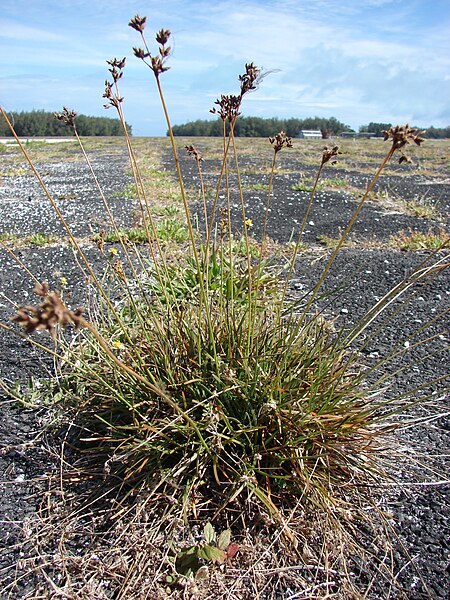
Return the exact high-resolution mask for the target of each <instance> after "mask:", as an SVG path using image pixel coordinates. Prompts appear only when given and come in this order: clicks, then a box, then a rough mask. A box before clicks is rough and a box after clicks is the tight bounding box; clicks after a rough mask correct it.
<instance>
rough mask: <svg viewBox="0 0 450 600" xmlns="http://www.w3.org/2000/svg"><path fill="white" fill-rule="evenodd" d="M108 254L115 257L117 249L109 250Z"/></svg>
mask: <svg viewBox="0 0 450 600" xmlns="http://www.w3.org/2000/svg"><path fill="white" fill-rule="evenodd" d="M109 253H110V254H111V256H117V254H118V252H117V248H110V249H109Z"/></svg>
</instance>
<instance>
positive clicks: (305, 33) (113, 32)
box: [0, 0, 450, 135]
mask: <svg viewBox="0 0 450 600" xmlns="http://www.w3.org/2000/svg"><path fill="white" fill-rule="evenodd" d="M135 14H140V15H146V16H147V18H148V21H147V28H146V30H145V32H146V35H147V38H148V42H149V44H152V45H153V34H154V32H155V31H157V30H158V29H160V28H162V27H164V28H168V29H170V30H171V31H172V33H173V37H172V46H173V55H172V58H171V60H170V66H171V69H170V71H168V72H167V73H165V74H164V75H163V77H162V84H163V86H164V89H165V93H166V99H167V103H168V106H169V110H170V113H171V116H172V121H173V123H184V122H186V121H189V120H193V119H204V118H209V116H210V115H209V109H210V108H211V107H212V106H213V104H214V100H215V99H216V98H217V97H218V96H220V94H222V93H225V94H230V93H235V92H236V91H237V89H238V81H237V78H238V75H239V74H240V73H242V72H243V70H244V65H245V63H246V62H254V63H255V64H256V65H258V66H260V67H262V68H264V69H265V70H266V71H268V72H269V74H268V76H267V77H266V78H265V79H264V80H263V82H262V83H261V86H260V89H259V90H258V91H256V92H255V93H253V94H250V95H248V96H247V97H246V100H245V102H244V105H243V114H244V115H248V116H250V115H251V116H262V117H275V116H276V117H299V118H303V117H308V116H315V115H317V116H325V117H330V116H335V117H336V118H337V119H339V120H341V121H343V122H345V123H347V124H349V125H350V126H352V127H353V128H355V129H356V128H358V127H359V126H360V125H362V124H367V123H368V122H370V121H377V122H378V121H381V122H392V123H394V124H397V123H404V122H409V123H410V124H414V125H419V126H422V127H427V126H429V125H435V126H438V127H439V126H447V125H449V124H450V102H449V99H450V42H449V40H450V35H449V32H450V3H449V0H433V1H431V0H404V1H400V0H159V1H154V0H146V1H145V2H141V1H134V0H2V1H1V13H0V103H1V104H2V106H3V107H4V108H5V109H6V110H18V111H20V110H31V109H33V108H36V109H45V110H50V111H55V110H60V109H61V108H62V106H63V105H67V106H69V107H70V108H74V109H75V110H76V111H77V112H79V113H83V114H87V115H111V116H112V113H111V111H109V112H107V111H105V109H104V108H103V99H102V93H103V89H104V80H105V77H106V76H107V70H106V69H107V67H106V63H105V61H106V60H107V59H111V58H114V57H117V58H120V59H121V58H123V57H124V56H126V57H127V65H126V68H125V73H124V78H123V80H122V82H121V92H122V95H123V96H125V103H124V112H125V115H126V120H127V121H128V122H129V123H130V124H131V125H132V126H133V133H134V134H135V135H164V134H165V131H166V126H165V124H164V121H163V115H162V110H161V108H160V105H159V103H158V99H157V96H156V90H155V85H154V79H153V74H152V73H151V72H150V71H149V69H148V68H146V67H145V65H144V64H143V63H142V62H141V61H139V60H138V59H136V58H135V57H134V56H133V53H132V47H133V46H139V45H141V41H140V37H139V34H138V33H137V32H136V31H134V30H133V29H131V28H130V27H128V25H127V24H128V22H129V20H130V18H132V17H133V16H134V15H135ZM153 47H154V46H153Z"/></svg>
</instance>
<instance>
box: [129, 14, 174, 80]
mask: <svg viewBox="0 0 450 600" xmlns="http://www.w3.org/2000/svg"><path fill="white" fill-rule="evenodd" d="M146 21H147V17H140V16H139V15H136V16H135V17H134V18H133V19H131V21H130V22H129V23H128V25H129V26H130V27H132V28H133V29H135V30H136V31H138V32H139V33H140V34H141V37H142V40H143V42H144V46H145V50H144V48H140V47H135V48H133V52H134V55H135V56H136V57H137V58H140V59H141V60H142V61H144V62H145V64H146V65H148V66H149V67H150V69H151V70H152V71H153V73H154V74H155V77H156V78H158V77H159V76H160V75H161V73H164V72H165V71H168V70H169V69H170V67H168V66H166V61H167V59H168V58H169V56H170V51H171V48H170V46H167V42H168V41H169V38H170V35H171V34H170V31H169V29H160V30H159V31H158V32H157V34H156V41H157V42H158V44H159V49H158V54H157V55H156V56H152V55H151V54H150V52H149V51H148V48H147V44H146V42H145V38H144V29H145V25H146Z"/></svg>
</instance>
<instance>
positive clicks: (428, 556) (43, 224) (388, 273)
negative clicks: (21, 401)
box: [0, 152, 450, 599]
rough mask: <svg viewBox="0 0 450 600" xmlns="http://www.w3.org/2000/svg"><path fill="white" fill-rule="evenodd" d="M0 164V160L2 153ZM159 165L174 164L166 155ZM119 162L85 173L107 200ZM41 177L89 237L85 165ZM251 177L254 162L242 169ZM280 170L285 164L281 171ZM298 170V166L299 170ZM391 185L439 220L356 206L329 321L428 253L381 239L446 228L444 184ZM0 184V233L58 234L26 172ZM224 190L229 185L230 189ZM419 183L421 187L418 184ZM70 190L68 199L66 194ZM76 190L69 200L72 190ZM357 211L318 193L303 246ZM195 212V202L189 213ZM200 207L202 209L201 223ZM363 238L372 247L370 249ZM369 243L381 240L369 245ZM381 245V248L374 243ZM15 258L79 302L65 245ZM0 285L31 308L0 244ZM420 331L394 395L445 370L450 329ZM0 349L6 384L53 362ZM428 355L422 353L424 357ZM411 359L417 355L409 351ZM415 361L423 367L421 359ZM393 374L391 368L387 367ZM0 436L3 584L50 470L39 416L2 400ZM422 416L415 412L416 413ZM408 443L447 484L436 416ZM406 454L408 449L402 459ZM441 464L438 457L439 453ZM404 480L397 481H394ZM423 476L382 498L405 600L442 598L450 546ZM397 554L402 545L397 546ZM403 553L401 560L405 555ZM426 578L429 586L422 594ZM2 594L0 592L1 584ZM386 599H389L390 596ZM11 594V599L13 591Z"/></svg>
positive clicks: (125, 212) (257, 217)
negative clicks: (432, 205)
mask: <svg viewBox="0 0 450 600" xmlns="http://www.w3.org/2000/svg"><path fill="white" fill-rule="evenodd" d="M0 160H1V158H0ZM165 160H166V165H167V168H170V167H171V161H170V159H169V158H168V157H166V159H165ZM125 164H126V162H125V157H124V155H123V154H121V153H118V152H114V153H103V154H102V153H98V155H97V156H96V158H95V161H94V167H95V168H96V170H97V173H98V174H99V177H100V179H101V184H102V186H103V187H104V189H106V191H107V192H108V194H109V195H111V194H113V193H114V192H115V191H120V190H121V189H123V187H124V185H126V184H127V183H128V180H127V178H126V177H125V175H124V167H125ZM40 166H41V168H42V170H43V171H44V172H46V173H47V175H46V176H45V177H46V180H47V182H48V185H49V188H50V190H51V192H52V193H53V194H55V196H56V197H58V198H59V200H58V202H59V203H60V206H61V209H62V210H63V211H64V214H65V215H67V220H68V222H69V223H70V225H71V226H72V227H73V231H74V233H75V234H76V235H77V236H80V237H86V236H89V235H90V234H91V232H92V230H98V228H100V227H101V226H104V224H105V218H104V209H103V204H102V201H101V199H100V198H99V197H98V193H97V192H96V190H95V188H94V187H93V186H92V185H91V184H90V183H89V182H88V176H87V173H86V167H85V166H84V164H83V163H77V162H64V163H62V162H61V163H52V164H43V165H40ZM241 166H242V167H243V168H244V169H245V168H246V167H248V169H249V170H250V167H251V163H250V161H249V163H248V165H247V164H246V163H245V161H244V163H243V164H241ZM283 167H284V168H285V169H286V171H289V172H288V173H286V174H283V175H280V176H277V178H276V180H275V184H274V197H273V200H272V205H271V214H270V225H269V228H268V233H269V235H270V236H271V237H272V238H273V239H274V240H276V241H278V242H281V243H282V242H286V241H288V240H289V239H291V236H292V231H293V228H295V226H296V225H297V224H298V223H299V222H301V219H302V209H304V206H305V203H306V202H307V200H308V195H307V194H305V193H302V192H293V190H292V189H291V188H292V183H293V182H295V181H298V173H297V172H295V169H297V171H299V166H298V165H294V164H293V163H292V164H291V163H290V162H289V159H286V160H284V162H283ZM288 167H289V168H288ZM182 168H183V172H184V173H185V174H186V178H187V182H188V184H189V183H191V184H192V185H195V184H196V181H197V178H196V174H195V169H194V165H193V163H192V162H188V161H186V160H185V159H182ZM306 169H307V167H305V168H302V171H303V172H305V171H306ZM216 170H217V163H214V162H213V161H211V162H208V161H205V165H204V173H205V178H206V181H207V183H212V181H213V179H214V177H216V175H215V173H216ZM345 176H346V177H348V178H351V179H352V180H353V181H356V180H357V179H358V178H359V180H358V181H359V183H360V184H362V183H363V180H364V178H365V179H366V178H367V176H361V174H360V173H358V172H357V171H354V172H352V171H350V170H349V171H348V172H346V174H345ZM260 181H261V176H258V175H252V174H250V175H246V176H245V177H244V178H243V183H244V184H245V185H251V184H254V183H259V182H260ZM387 183H389V185H390V186H391V187H393V186H395V189H396V190H397V191H401V192H402V194H403V195H404V196H408V195H409V197H412V194H413V193H417V189H421V188H420V186H423V189H426V190H428V191H427V194H429V195H434V196H435V198H436V201H439V208H440V211H441V217H440V218H439V220H438V221H436V222H430V221H426V220H424V219H419V218H417V217H413V216H411V215H408V214H405V213H404V212H402V211H400V210H393V209H388V210H386V209H384V208H383V207H382V206H380V205H376V204H372V203H369V204H368V205H367V206H366V207H365V208H364V209H363V211H362V213H361V215H360V218H359V220H358V223H357V225H356V226H355V229H354V232H355V236H357V238H355V239H358V240H359V241H361V247H360V248H351V249H346V250H343V251H342V253H341V254H340V256H339V257H338V259H337V260H336V262H335V264H334V265H333V268H332V269H331V271H330V274H329V277H328V278H327V280H326V282H325V288H324V289H326V290H336V289H337V288H339V287H340V286H341V285H342V283H343V282H345V286H344V288H343V289H342V290H340V291H339V293H336V294H335V295H334V296H333V297H332V300H331V301H330V300H327V301H324V303H323V309H324V311H325V312H326V314H329V315H333V316H336V318H337V319H338V321H340V322H342V323H344V322H345V323H351V322H354V321H356V320H357V319H358V318H359V317H360V316H361V315H363V314H364V313H365V311H366V310H367V309H368V307H370V306H371V305H372V304H373V303H374V301H376V300H377V299H378V298H380V297H381V296H382V295H383V294H384V293H385V292H386V291H387V290H389V289H390V288H391V287H392V285H393V284H395V283H397V282H398V281H400V280H401V279H402V278H403V277H404V276H405V275H406V274H407V273H409V272H410V271H411V269H413V268H414V267H415V266H417V265H418V264H419V263H420V262H421V261H422V260H423V259H424V258H426V256H427V253H402V252H399V251H395V250H391V249H387V248H386V247H384V246H383V243H385V242H386V241H387V240H388V238H389V236H390V235H392V234H393V233H396V232H398V231H399V230H401V229H408V228H410V227H411V228H414V229H416V230H421V231H427V230H428V229H429V227H430V226H443V225H445V215H446V214H448V210H449V200H450V194H449V193H448V192H449V190H450V185H449V183H448V174H447V180H445V177H444V178H442V179H441V180H440V182H436V181H435V182H434V183H430V181H428V180H427V179H426V178H424V177H419V176H411V177H408V178H405V177H400V176H398V177H395V176H392V178H390V179H388V178H386V180H385V181H384V182H382V185H386V184H387ZM2 184H3V185H2V186H0V207H1V212H0V214H1V217H0V233H3V232H15V233H20V234H24V233H34V232H37V231H39V232H45V233H48V234H58V235H62V229H61V226H60V224H59V223H58V222H57V220H56V218H55V217H54V214H53V212H52V210H50V209H48V208H47V204H46V203H47V200H46V199H45V197H44V196H43V194H42V192H41V191H40V190H39V188H38V187H37V186H36V183H35V182H34V180H33V179H32V178H31V177H25V176H24V177H4V178H3V181H2ZM232 185H233V182H232ZM418 186H419V187H418ZM74 190H76V192H74ZM75 193H76V196H74V194H75ZM245 197H246V201H247V203H248V207H249V208H248V215H247V216H248V217H250V218H251V219H252V221H253V227H254V229H253V232H254V233H255V236H256V237H257V235H258V232H260V231H261V227H262V216H263V214H264V207H265V196H264V193H263V192H255V191H251V190H247V191H246V192H245ZM356 204H357V198H356V196H355V195H354V194H352V193H349V192H334V191H333V192H328V191H327V192H321V193H320V194H318V196H317V199H316V201H315V203H314V206H313V209H312V211H311V214H310V217H309V219H308V220H309V225H308V227H307V228H306V230H305V236H304V238H305V242H309V243H315V242H316V240H317V236H318V234H319V233H325V234H326V235H329V236H332V237H336V236H337V234H338V231H339V230H340V229H343V228H344V227H345V225H346V221H347V220H348V218H349V216H350V215H351V213H352V210H354V208H355V206H356ZM134 208H135V206H134V204H133V202H130V201H128V200H127V201H125V200H123V199H119V198H113V199H112V209H113V212H114V214H115V215H116V216H117V219H118V221H119V223H120V224H123V225H127V224H129V223H130V221H131V220H132V219H133V210H134ZM194 210H196V207H194ZM234 210H235V212H234V215H233V216H234V222H235V223H236V229H237V230H239V228H240V225H239V220H240V214H239V209H238V207H237V205H236V208H235V209H234ZM200 215H201V211H199V218H200ZM369 242H370V243H369ZM377 244H378V245H377ZM380 244H381V246H380ZM86 252H87V254H88V256H89V258H90V260H91V261H92V263H93V264H94V265H98V268H99V269H101V261H100V258H99V253H98V251H97V249H96V248H95V247H94V246H92V245H89V244H87V245H86ZM18 255H19V257H20V258H21V259H22V260H23V261H24V262H25V264H26V265H27V266H28V267H29V268H30V269H31V270H32V272H33V273H34V274H36V276H37V277H38V279H40V280H47V281H49V282H52V281H57V280H58V279H59V277H61V276H63V277H65V278H66V279H67V280H68V286H67V287H68V289H70V290H72V292H73V297H72V302H73V305H77V304H78V303H79V302H80V301H81V299H82V298H83V297H84V295H85V291H86V285H85V281H84V279H83V277H82V275H81V274H80V270H79V267H78V266H77V264H76V262H75V261H74V258H73V253H72V251H71V249H70V247H69V246H67V245H63V244H58V245H50V246H46V247H43V248H32V247H26V248H21V249H20V250H19V252H18ZM327 255H328V254H327V251H325V250H323V251H321V252H317V251H315V252H314V253H311V254H306V255H303V256H302V257H301V258H300V259H299V261H298V263H297V267H296V277H295V281H294V288H296V291H297V292H300V293H301V292H302V291H305V290H307V289H309V288H310V286H311V284H314V282H315V281H316V280H317V278H318V276H319V275H320V273H321V269H322V268H323V265H324V264H325V263H324V261H325V260H326V258H327ZM0 265H1V271H0V283H1V290H2V292H3V293H4V294H5V295H6V296H7V297H8V298H10V299H11V298H12V299H14V301H16V302H17V303H18V304H22V303H27V302H29V298H30V296H31V295H32V293H31V289H32V287H33V283H32V282H31V280H30V279H29V277H28V276H27V275H26V274H25V273H24V272H23V271H22V270H20V269H19V268H18V266H17V265H16V264H15V263H14V261H13V260H12V258H11V257H10V256H9V255H8V254H7V253H6V251H5V250H4V249H1V248H0ZM448 279H449V277H448V273H447V274H444V275H442V276H440V277H439V278H437V279H436V281H434V282H433V284H432V285H431V286H428V287H423V288H421V289H420V291H419V292H418V294H417V296H416V297H415V298H414V301H412V302H411V303H410V304H409V305H408V306H407V308H406V310H405V311H403V312H402V313H401V314H400V315H398V316H396V317H395V318H393V319H392V321H391V322H390V323H389V324H388V325H387V326H386V327H385V328H384V329H383V333H382V335H381V336H378V337H376V338H375V339H374V340H373V341H371V342H370V344H368V346H367V348H366V349H365V352H366V353H367V354H368V356H369V357H371V358H373V359H374V360H375V359H376V358H377V356H379V355H382V354H383V353H384V352H386V351H387V350H388V349H389V348H391V347H393V346H394V345H395V344H398V343H400V344H403V341H402V340H404V339H405V338H406V337H407V336H408V335H409V334H410V333H412V332H413V331H414V330H416V329H418V328H419V327H420V326H421V325H422V324H423V323H424V322H426V321H427V320H428V319H430V317H432V316H433V315H437V314H439V313H440V312H441V311H442V310H444V309H445V308H448V306H449V300H450V286H449V281H448ZM12 312H13V307H12V306H11V304H10V303H9V301H8V300H7V299H6V297H5V296H2V297H0V320H1V321H2V322H7V320H8V317H9V315H10V314H11V313H12ZM427 333H428V334H429V335H433V334H436V338H435V339H434V340H433V341H432V342H430V344H428V345H427V346H426V347H425V346H424V347H422V348H420V349H418V350H413V349H412V348H411V353H410V355H408V362H410V363H411V364H412V366H411V368H410V369H408V370H406V371H402V372H401V373H400V374H398V375H397V376H395V377H394V378H393V385H392V391H393V392H398V390H403V389H413V388H415V387H417V386H419V385H422V384H423V382H424V381H430V380H432V379H434V378H436V377H438V376H441V375H445V374H447V373H448V351H447V350H446V346H447V345H448V342H449V335H448V323H445V322H444V320H443V319H440V320H438V321H437V322H436V323H434V324H433V325H432V326H431V327H430V328H429V329H427ZM0 347H1V356H2V361H1V363H0V376H1V377H2V378H3V379H5V380H6V381H7V382H9V383H11V382H14V381H16V380H20V381H22V382H23V383H26V382H27V381H28V380H29V379H30V378H31V377H41V378H42V377H50V376H51V368H52V364H51V360H49V359H48V357H46V356H45V355H43V353H39V352H37V351H36V350H35V349H33V348H32V347H30V345H29V344H27V343H26V342H23V341H21V340H20V339H18V338H17V337H14V336H12V335H10V334H8V333H7V332H5V331H3V330H0ZM426 348H428V352H430V351H431V352H433V354H432V355H431V356H429V357H428V358H426V359H423V360H421V359H422V358H423V357H424V356H425V354H426V353H427V352H426ZM413 352H414V353H415V354H414V355H413ZM419 360H421V362H418V361H419ZM389 368H390V369H391V370H392V371H393V372H394V371H395V370H396V369H397V368H398V364H394V363H392V365H391V366H390V367H389ZM444 387H445V385H444V384H441V385H440V386H439V385H435V386H434V387H433V386H430V388H432V389H430V390H429V392H430V393H431V392H433V393H434V394H435V398H436V403H437V401H438V400H439V403H440V405H441V406H442V409H441V410H442V411H443V412H445V411H446V410H447V411H448V409H449V408H450V399H449V397H448V396H446V395H445V393H444V392H443V389H444ZM2 400H3V402H2V412H1V417H0V423H1V441H0V479H1V483H0V489H1V494H2V501H1V506H0V522H1V525H2V527H1V529H0V544H1V545H2V549H1V550H0V581H2V582H5V583H8V581H10V578H11V577H12V576H13V575H14V572H13V571H12V570H11V565H12V564H14V563H15V561H16V560H17V558H18V552H19V551H18V550H17V549H15V547H14V544H15V543H16V542H18V540H19V536H20V529H21V526H22V524H23V521H24V519H26V517H27V516H29V515H32V514H33V513H34V512H35V511H36V510H37V507H38V506H39V502H40V496H41V495H42V492H43V487H42V486H44V485H45V484H44V483H43V478H44V477H45V474H46V473H47V472H49V470H51V468H52V464H51V460H50V459H49V456H48V454H47V453H46V452H45V449H44V448H39V445H38V447H37V448H36V447H35V446H33V447H31V446H30V442H31V440H32V439H33V438H34V437H35V435H36V433H37V432H38V430H39V427H38V423H39V420H40V419H42V418H44V419H45V411H44V412H42V413H40V414H37V413H36V412H35V411H31V410H26V409H25V410H24V409H20V410H19V409H18V408H16V407H15V406H14V405H13V404H11V403H10V402H8V401H7V399H6V397H5V396H4V395H3V396H2ZM427 410H428V409H426V408H421V409H419V408H418V409H417V410H416V411H415V413H414V414H415V415H419V416H424V415H425V414H426V411H427ZM400 436H401V442H402V443H403V444H404V446H405V448H409V447H414V448H415V452H416V453H417V452H419V453H422V454H423V457H424V458H423V460H424V462H425V463H426V464H427V465H434V464H435V466H436V469H437V470H438V472H437V473H436V475H433V474H429V475H430V477H429V479H436V480H441V481H444V480H445V481H448V479H449V472H448V465H446V464H445V458H443V455H445V454H448V447H449V441H450V440H449V438H450V424H449V420H448V417H442V418H440V419H438V420H436V421H434V422H433V423H432V424H430V425H428V426H427V427H421V428H409V429H406V430H404V431H403V432H401V433H400ZM408 451H409V450H407V452H408ZM439 456H440V457H441V458H438V457H439ZM398 470H399V475H400V476H403V475H404V473H403V472H404V471H406V465H405V464H402V462H399V465H398ZM402 474H403V475H402ZM424 481H425V478H421V476H420V475H417V478H416V480H415V485H413V486H408V487H403V488H402V487H398V488H396V489H389V490H388V492H387V495H386V507H387V509H388V510H390V511H391V512H392V514H393V521H392V522H393V523H394V524H395V525H396V531H397V535H398V544H397V547H396V548H395V564H396V569H397V573H398V582H399V584H401V586H402V587H403V588H404V590H406V591H405V593H404V596H403V597H407V598H411V599H415V598H417V599H418V598H427V597H432V598H437V599H441V598H442V599H444V598H447V591H448V582H449V580H448V575H449V562H448V561H449V550H450V541H449V533H450V515H449V502H448V501H449V497H450V486H449V485H448V484H441V485H439V486H428V485H423V484H424ZM402 547H403V549H402ZM404 549H406V550H407V551H408V553H409V557H410V558H409V559H408V558H407V556H406V554H405V552H404ZM423 582H425V584H426V586H428V587H427V588H426V587H424V585H423ZM0 589H1V588H0ZM391 594H392V595H391ZM18 597H19V596H18ZM371 597H373V598H379V597H382V598H395V597H397V596H396V595H395V593H394V592H390V591H389V590H375V591H374V592H373V595H372V596H371Z"/></svg>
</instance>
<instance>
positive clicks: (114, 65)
mask: <svg viewBox="0 0 450 600" xmlns="http://www.w3.org/2000/svg"><path fill="white" fill-rule="evenodd" d="M106 62H107V64H108V65H110V66H111V68H110V69H108V71H109V72H110V73H111V75H112V78H113V81H114V83H117V81H119V79H121V77H122V76H123V72H122V71H123V68H124V67H125V62H126V58H122V60H117V58H113V59H112V60H107V61H106Z"/></svg>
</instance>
